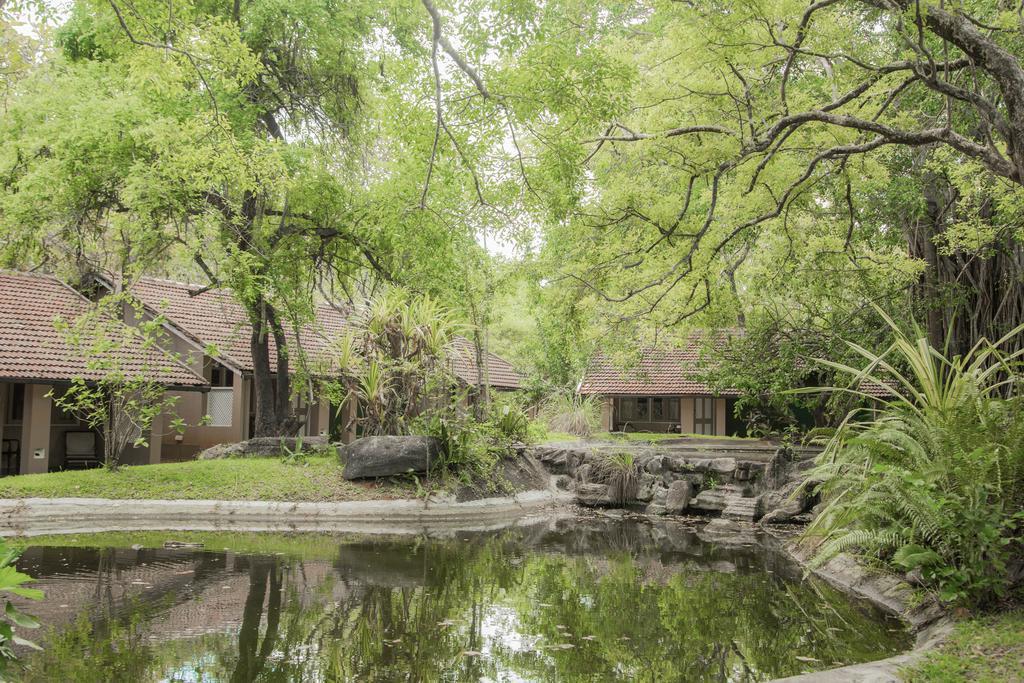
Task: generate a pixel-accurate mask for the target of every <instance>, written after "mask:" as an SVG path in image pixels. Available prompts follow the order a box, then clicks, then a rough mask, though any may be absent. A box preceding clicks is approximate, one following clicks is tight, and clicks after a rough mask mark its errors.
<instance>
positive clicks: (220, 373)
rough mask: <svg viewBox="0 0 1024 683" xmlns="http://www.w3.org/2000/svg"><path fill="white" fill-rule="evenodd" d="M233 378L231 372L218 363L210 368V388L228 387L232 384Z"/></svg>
mask: <svg viewBox="0 0 1024 683" xmlns="http://www.w3.org/2000/svg"><path fill="white" fill-rule="evenodd" d="M233 380H234V377H233V376H232V374H231V371H230V370H228V369H227V368H226V367H224V366H223V365H221V364H220V363H213V364H212V365H211V366H210V386H211V387H230V386H231V385H232V384H233Z"/></svg>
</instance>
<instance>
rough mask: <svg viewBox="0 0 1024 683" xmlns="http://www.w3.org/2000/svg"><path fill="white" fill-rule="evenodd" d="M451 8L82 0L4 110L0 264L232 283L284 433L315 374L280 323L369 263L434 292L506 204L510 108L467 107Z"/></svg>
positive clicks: (268, 417) (466, 69)
mask: <svg viewBox="0 0 1024 683" xmlns="http://www.w3.org/2000/svg"><path fill="white" fill-rule="evenodd" d="M443 14H444V12H443V10H439V9H437V8H436V7H434V5H433V4H431V3H429V2H428V3H411V2H410V3H398V4H394V3H382V2H376V1H374V0H365V1H362V2H359V3H355V4H353V3H347V4H342V5H339V4H337V3H334V2H329V1H327V0H308V1H304V2H299V3H281V2H277V1H276V0H257V1H255V2H248V3H234V4H232V3H222V4H220V5H216V6H215V5H210V4H208V3H198V2H188V1H185V2H172V3H155V4H154V3H123V2H117V1H116V0H115V1H111V2H99V1H98V0H80V1H79V2H76V3H75V4H74V6H73V8H72V11H71V15H70V17H69V19H68V20H67V21H66V22H65V23H64V25H63V26H61V27H60V29H59V30H58V32H57V37H56V40H57V45H58V46H59V48H60V53H59V54H58V55H55V56H54V58H53V59H52V60H51V61H50V62H49V63H48V64H47V65H46V67H45V68H43V69H41V70H40V73H37V74H34V75H33V76H32V77H31V78H27V79H24V80H23V81H21V82H19V84H18V88H17V92H16V93H15V96H14V97H12V98H11V99H12V113H11V115H9V116H7V117H5V119H4V121H3V122H2V123H0V137H2V139H3V140H4V145H3V152H2V153H0V169H2V170H0V175H2V176H3V191H2V193H0V224H2V225H3V227H4V229H5V230H4V232H5V239H4V241H3V243H2V244H0V253H2V260H3V261H4V262H5V263H7V264H9V265H15V266H19V267H37V266H39V265H40V264H46V265H47V266H48V267H50V268H57V269H64V270H66V271H71V272H81V271H84V270H89V269H96V268H98V269H101V270H107V271H109V272H112V273H114V274H115V276H119V277H121V276H123V278H124V280H125V281H126V282H130V281H131V279H132V277H133V276H134V275H136V274H138V273H140V272H147V271H149V272H153V271H155V272H166V273H169V274H171V275H177V276H180V277H183V278H186V279H190V280H191V279H197V278H203V279H205V281H206V282H207V283H208V284H209V286H219V287H228V288H230V289H231V290H232V291H233V292H234V293H235V296H236V297H237V298H238V300H239V301H240V302H241V303H242V304H243V305H244V306H245V309H246V311H247V312H248V315H249V318H250V322H251V323H252V329H253V332H252V338H251V347H252V354H253V358H254V387H255V395H256V429H255V433H256V434H257V435H266V434H276V433H287V432H290V431H294V430H295V429H297V428H298V427H299V426H300V424H301V423H300V420H301V418H300V417H299V416H297V415H295V414H293V412H292V402H291V400H290V399H291V398H292V397H293V396H294V395H295V394H296V393H303V392H302V388H301V387H296V386H295V384H296V382H295V378H296V377H298V378H299V379H300V380H301V378H302V377H303V375H304V374H308V373H304V372H303V368H304V367H305V365H306V363H307V361H306V359H305V357H304V354H303V352H302V349H301V348H300V347H298V345H296V344H289V343H288V339H287V338H288V336H289V335H288V332H289V331H294V330H298V329H301V325H302V323H303V322H305V321H307V320H309V319H310V317H311V316H312V315H313V311H314V306H313V302H314V300H315V299H316V298H317V297H319V296H320V294H319V292H327V293H328V294H330V295H331V296H332V297H336V296H338V295H339V294H340V295H343V296H349V297H351V296H352V295H353V292H354V290H355V289H356V288H357V287H358V286H359V283H361V282H365V281H366V280H367V278H368V277H369V278H373V279H376V280H378V281H384V282H388V281H398V280H400V281H401V282H402V283H403V284H405V285H406V286H409V287H411V288H413V289H415V290H417V291H423V292H433V293H435V294H438V293H442V292H439V291H438V290H442V289H444V288H446V287H448V286H450V285H451V283H452V279H451V278H450V277H448V276H447V275H446V274H447V273H450V272H453V271H456V270H457V268H456V267H455V266H456V265H457V264H458V263H460V256H461V255H462V253H463V250H464V249H465V248H467V247H469V246H475V244H474V243H473V239H472V231H473V230H475V229H476V228H477V226H480V225H482V224H484V223H489V224H496V223H497V222H498V220H497V218H495V215H497V213H498V210H497V208H496V207H500V206H502V205H504V204H507V203H508V201H509V198H513V197H515V188H513V187H512V185H513V184H512V183H510V182H508V181H507V177H508V172H507V167H506V165H505V164H503V163H500V162H495V161H493V160H492V159H488V158H487V157H486V156H485V152H486V151H488V150H493V148H494V146H495V144H496V143H495V139H497V138H500V134H499V135H498V136H497V138H496V136H495V134H494V133H495V131H502V130H504V127H505V123H506V122H505V120H504V119H501V118H499V119H495V118H494V117H493V116H491V115H490V112H489V111H488V110H489V109H493V108H494V107H493V106H492V105H487V106H486V107H478V106H475V103H474V102H472V101H471V100H472V99H481V100H484V101H486V100H485V98H484V97H483V95H481V94H480V93H479V91H478V86H477V84H476V83H475V82H474V81H473V80H472V79H471V78H470V76H469V75H467V74H473V73H475V72H474V71H473V69H472V67H470V66H469V64H468V62H467V59H476V58H478V57H479V56H480V54H479V52H478V50H479V49H482V48H480V46H481V45H482V44H483V43H481V42H479V41H483V40H486V38H487V36H478V35H471V36H469V38H470V39H469V40H466V41H465V47H466V49H469V50H473V53H472V54H471V56H470V57H464V56H463V55H462V53H460V52H459V51H457V50H456V49H455V48H454V47H453V41H452V40H451V39H450V38H449V36H450V35H453V34H451V33H450V32H449V31H450V30H451V26H449V22H448V21H447V20H446V19H445V17H444V16H443ZM459 42H462V41H459ZM474 46H475V47H474ZM446 60H450V61H451V63H453V64H455V67H456V68H455V70H454V71H448V70H447V69H446V68H445V65H444V62H445V61H446ZM467 93H468V98H467ZM467 102H468V105H467ZM492 179H493V182H492ZM491 214H494V215H491ZM488 215H491V217H490V218H487V216H488ZM467 219H468V220H467ZM368 273H369V275H368ZM453 298H454V297H453ZM292 336H297V335H292ZM275 353H276V365H277V372H271V370H272V368H273V366H274V364H275ZM299 383H300V384H301V383H302V382H299Z"/></svg>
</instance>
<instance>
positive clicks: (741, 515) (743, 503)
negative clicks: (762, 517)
mask: <svg viewBox="0 0 1024 683" xmlns="http://www.w3.org/2000/svg"><path fill="white" fill-rule="evenodd" d="M722 519H731V520H733V521H734V522H753V521H754V520H755V519H757V498H730V499H729V501H728V502H727V504H726V506H725V509H724V510H722Z"/></svg>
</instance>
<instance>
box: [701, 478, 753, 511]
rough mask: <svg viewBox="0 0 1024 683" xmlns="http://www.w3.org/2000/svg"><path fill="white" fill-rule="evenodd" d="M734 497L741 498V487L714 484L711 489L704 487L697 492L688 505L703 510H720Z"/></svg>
mask: <svg viewBox="0 0 1024 683" xmlns="http://www.w3.org/2000/svg"><path fill="white" fill-rule="evenodd" d="M734 498H743V489H742V488H740V487H739V486H736V485H734V484H726V485H724V486H716V487H715V488H713V489H705V490H703V491H701V492H700V493H698V494H697V495H696V497H694V499H693V500H691V501H690V507H691V508H694V509H696V510H703V511H705V512H721V511H722V510H725V508H726V507H728V505H729V502H730V501H731V500H732V499H734Z"/></svg>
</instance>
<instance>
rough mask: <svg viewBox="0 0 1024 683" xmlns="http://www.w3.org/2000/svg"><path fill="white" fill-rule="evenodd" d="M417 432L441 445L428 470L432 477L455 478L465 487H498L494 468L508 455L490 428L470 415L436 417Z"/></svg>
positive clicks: (507, 448)
mask: <svg viewBox="0 0 1024 683" xmlns="http://www.w3.org/2000/svg"><path fill="white" fill-rule="evenodd" d="M420 429H421V431H423V432H424V433H425V434H427V435H429V436H433V437H435V438H437V440H438V441H439V442H440V443H441V457H440V459H439V461H438V462H437V463H436V464H435V465H433V466H432V468H431V471H432V473H433V474H436V475H440V476H444V475H454V476H455V477H457V478H458V479H460V480H461V481H462V482H463V483H464V484H473V485H476V484H479V483H481V482H483V483H484V484H485V485H486V486H489V487H491V488H494V487H496V486H497V485H498V483H499V482H497V481H496V480H495V479H494V477H493V474H494V469H495V466H496V465H497V464H498V461H499V460H500V459H501V458H502V457H506V456H508V455H509V447H508V446H509V444H508V441H506V440H504V439H502V438H497V437H498V435H497V432H496V431H495V430H494V429H493V428H492V427H491V426H490V425H488V424H487V423H485V422H478V421H477V420H476V419H475V418H473V417H472V416H470V415H448V416H441V415H436V414H435V415H433V416H431V417H430V418H429V419H428V420H426V421H424V423H423V424H422V426H421V428H420Z"/></svg>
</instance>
